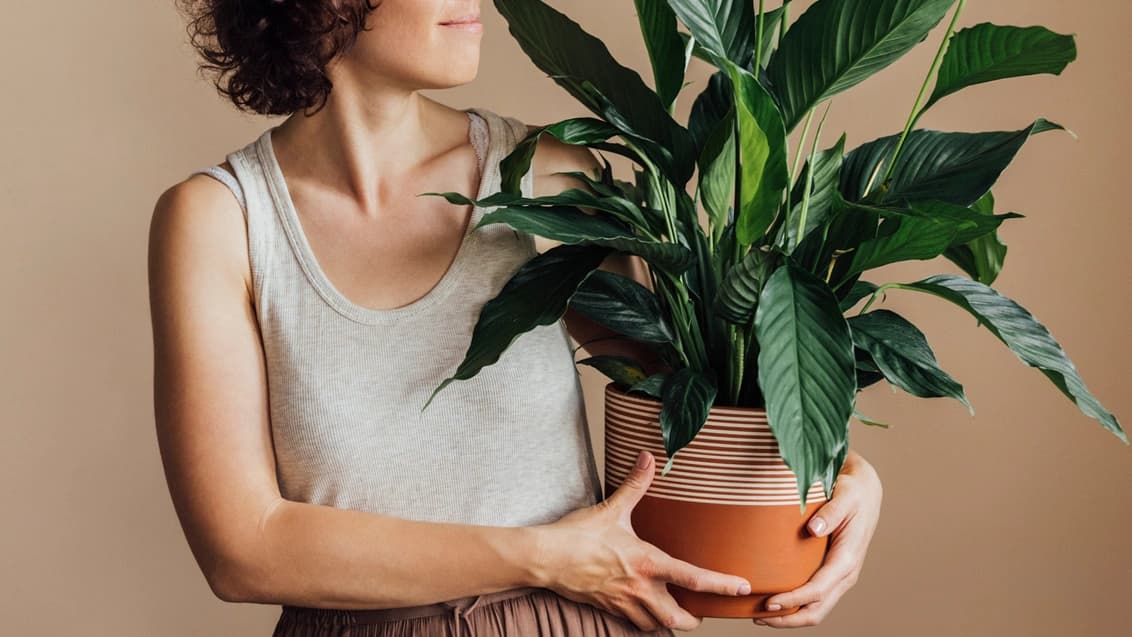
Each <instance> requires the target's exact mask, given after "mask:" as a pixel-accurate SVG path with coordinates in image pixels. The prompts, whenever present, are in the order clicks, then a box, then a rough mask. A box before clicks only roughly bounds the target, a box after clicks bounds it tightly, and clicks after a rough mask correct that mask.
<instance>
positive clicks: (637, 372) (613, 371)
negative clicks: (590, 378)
mask: <svg viewBox="0 0 1132 637" xmlns="http://www.w3.org/2000/svg"><path fill="white" fill-rule="evenodd" d="M578 364H579V365H589V366H590V367H593V368H594V369H596V370H597V371H599V372H601V373H603V374H605V375H606V376H608V377H609V379H610V380H612V381H614V382H616V383H619V384H621V385H624V386H626V387H628V386H630V385H635V384H636V383H639V382H641V381H643V380H645V378H646V377H645V372H644V370H643V369H641V366H640V364H638V363H637V361H635V360H633V359H631V358H626V357H624V356H591V357H589V358H584V359H582V360H580V361H578Z"/></svg>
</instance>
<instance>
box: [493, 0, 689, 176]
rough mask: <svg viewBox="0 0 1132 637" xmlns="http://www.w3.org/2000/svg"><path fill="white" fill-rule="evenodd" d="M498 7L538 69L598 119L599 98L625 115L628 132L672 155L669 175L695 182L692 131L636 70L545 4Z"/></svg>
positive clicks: (499, 1) (515, 2)
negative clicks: (685, 127)
mask: <svg viewBox="0 0 1132 637" xmlns="http://www.w3.org/2000/svg"><path fill="white" fill-rule="evenodd" d="M495 6H496V8H497V9H498V10H499V12H500V14H502V15H503V17H504V18H505V19H506V20H507V24H508V27H509V29H510V31H511V34H512V35H513V36H514V37H515V39H516V40H517V41H518V42H519V45H520V46H521V47H522V49H523V51H524V52H526V54H527V56H528V57H530V59H531V61H533V62H534V63H535V65H536V66H538V67H539V68H540V69H542V70H543V71H544V72H545V73H546V74H547V75H549V76H550V77H551V78H552V79H553V80H554V81H555V82H557V83H558V84H559V85H560V86H562V87H563V88H564V89H566V91H568V92H569V93H570V94H571V95H573V96H574V98H575V99H577V100H578V101H579V102H581V103H582V104H583V105H585V106H586V107H587V108H589V109H590V110H591V111H592V112H594V113H595V114H597V115H600V116H602V117H606V114H607V110H608V109H607V108H606V106H605V104H603V103H602V101H601V100H599V99H597V96H598V95H600V96H602V97H603V98H604V99H605V100H608V102H609V104H610V105H612V106H613V107H614V108H615V109H616V111H617V112H618V113H620V114H621V116H623V118H624V124H625V125H626V126H625V127H624V129H627V130H625V132H630V133H633V134H636V135H640V136H641V137H643V138H646V139H650V140H653V141H655V142H656V143H657V144H658V145H659V146H660V147H661V148H665V149H669V150H670V151H671V158H672V160H673V161H674V162H676V163H675V164H673V165H670V166H667V168H668V171H669V174H672V175H674V176H676V177H679V176H683V180H684V182H686V181H687V179H688V178H689V177H691V175H692V171H693V169H694V167H695V156H694V155H693V154H692V152H691V150H690V147H691V139H690V137H689V136H688V132H687V131H686V130H685V129H684V128H682V127H681V126H680V125H679V124H677V123H676V121H675V120H673V119H672V116H671V115H669V113H668V110H667V109H666V107H665V105H664V104H663V103H662V102H661V99H660V97H658V96H657V94H656V93H655V92H653V90H652V89H650V88H649V87H648V85H646V84H645V82H644V80H643V79H641V76H640V75H639V74H638V73H637V72H636V71H634V70H632V69H630V68H627V67H625V66H623V65H621V64H620V63H619V62H617V60H616V59H614V57H613V55H612V54H611V53H610V52H609V49H608V48H607V47H606V46H605V43H603V42H602V41H601V40H599V39H598V38H595V37H594V36H592V35H590V34H589V33H587V32H586V31H585V30H584V29H582V27H581V26H580V25H579V24H578V23H577V22H575V21H573V20H571V19H570V18H569V17H567V16H565V15H564V14H562V13H561V12H559V11H557V10H555V9H553V8H552V7H550V6H549V5H547V4H546V3H544V2H542V0H495ZM587 83H588V84H589V85H590V87H591V88H587V87H586V84H587ZM607 119H608V118H607ZM611 123H612V122H611ZM655 159H658V160H659V158H655ZM678 183H681V182H679V181H678Z"/></svg>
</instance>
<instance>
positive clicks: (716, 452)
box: [605, 382, 829, 617]
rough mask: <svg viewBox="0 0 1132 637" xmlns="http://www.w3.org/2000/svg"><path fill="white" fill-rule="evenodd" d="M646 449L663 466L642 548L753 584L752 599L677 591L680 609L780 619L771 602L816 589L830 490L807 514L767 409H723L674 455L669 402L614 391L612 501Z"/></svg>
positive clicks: (639, 509) (608, 389)
mask: <svg viewBox="0 0 1132 637" xmlns="http://www.w3.org/2000/svg"><path fill="white" fill-rule="evenodd" d="M641 449H647V450H648V451H650V452H652V454H653V456H654V457H655V458H656V463H655V466H656V473H655V474H654V477H653V481H652V484H651V485H650V486H649V489H648V491H647V492H646V493H645V495H644V496H643V497H642V498H641V501H640V502H639V503H638V504H637V506H636V507H635V508H634V509H633V514H632V522H633V529H634V530H635V531H636V533H637V535H638V536H640V537H641V539H643V540H645V541H647V542H650V543H652V544H655V545H656V546H657V547H659V548H660V549H661V550H663V551H664V552H666V553H668V554H669V555H672V556H673V557H677V558H679V559H682V560H685V561H687V562H691V563H692V564H695V565H697V566H701V567H703V568H708V569H711V570H714V571H719V572H722V573H729V574H732V575H739V576H741V577H745V578H746V579H747V581H749V582H750V583H751V591H752V592H751V594H750V595H743V596H729V595H716V594H713V593H701V592H697V591H692V590H688V589H686V588H682V587H680V586H676V585H675V584H672V583H669V584H668V590H669V592H670V593H671V594H672V596H673V597H674V598H675V599H676V602H677V603H679V604H680V606H682V607H684V608H685V609H687V610H688V612H690V613H691V614H693V615H695V616H697V617H773V616H779V615H790V614H792V613H796V612H798V610H799V607H797V606H795V607H791V608H784V609H781V610H777V611H768V610H765V608H766V600H767V598H769V597H770V596H771V595H775V594H777V593H782V592H785V591H789V590H793V589H795V588H797V587H799V586H801V585H802V584H805V583H806V582H807V581H809V579H810V577H811V576H812V575H813V574H814V572H816V571H817V570H818V568H819V567H820V566H821V563H822V560H823V559H824V557H825V553H826V550H827V548H828V546H829V536H826V537H814V536H812V535H810V533H809V532H808V531H807V530H806V528H805V527H806V523H807V522H809V519H810V518H811V517H812V516H813V514H814V513H816V512H817V510H818V509H819V508H820V507H821V505H822V504H823V503H824V502H825V500H826V499H825V494H824V492H823V490H822V484H821V482H820V481H818V482H814V483H813V484H812V485H811V486H810V490H809V493H808V495H807V496H806V511H805V513H802V512H801V506H800V502H801V500H800V498H799V497H798V487H797V477H796V475H795V474H794V472H793V471H791V470H790V468H789V467H787V466H786V463H785V462H784V461H783V460H782V457H781V456H780V455H779V450H778V443H777V442H776V441H775V439H774V434H773V433H771V430H770V425H769V424H768V422H767V415H766V410H765V409H761V408H760V409H756V408H750V407H713V408H712V409H711V411H710V412H709V414H708V420H707V422H706V423H705V424H704V427H703V429H701V430H700V432H699V433H698V434H697V435H696V437H695V438H694V439H693V440H692V442H691V443H690V444H689V445H688V446H686V447H684V448H683V449H681V450H680V451H679V452H677V454H676V460H675V462H674V463H673V465H672V469H671V470H670V471H669V472H668V475H666V476H661V475H660V470H661V469H662V468H663V467H664V464H665V462H667V460H668V456H667V455H666V454H665V451H664V438H663V436H662V434H661V430H660V401H658V400H656V399H654V398H652V397H650V396H646V395H643V394H637V393H633V394H628V393H625V392H623V391H621V390H620V389H618V388H617V386H616V384H615V383H612V382H610V383H609V384H607V385H606V386H605V497H609V496H610V495H612V494H613V492H614V491H615V490H616V489H617V487H618V486H620V485H621V483H622V482H623V481H624V480H625V477H626V476H627V475H628V474H629V472H630V470H631V469H632V467H633V464H634V462H635V461H636V458H637V454H638V453H640V450H641Z"/></svg>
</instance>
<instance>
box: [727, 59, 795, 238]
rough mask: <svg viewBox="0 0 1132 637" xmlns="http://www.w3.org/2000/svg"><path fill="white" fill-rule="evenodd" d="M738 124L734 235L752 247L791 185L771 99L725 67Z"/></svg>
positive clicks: (751, 80)
mask: <svg viewBox="0 0 1132 637" xmlns="http://www.w3.org/2000/svg"><path fill="white" fill-rule="evenodd" d="M727 70H728V74H729V77H730V78H731V84H732V85H733V86H734V87H735V105H736V111H735V112H736V116H737V117H738V121H739V157H740V164H741V165H740V168H739V169H740V173H741V183H740V187H739V190H740V209H739V211H738V216H737V218H736V221H735V223H736V228H735V236H736V238H737V239H738V240H739V243H740V244H741V245H744V246H747V245H751V244H752V243H754V242H755V240H757V239H758V238H760V237H762V236H763V235H764V234H765V233H766V231H767V228H769V227H770V223H771V221H772V220H773V219H774V215H775V213H777V211H778V207H779V205H780V204H781V202H782V195H783V192H784V191H785V190H786V188H787V187H788V186H789V185H790V173H789V169H788V168H787V165H786V131H785V129H783V127H782V117H781V115H780V114H779V112H778V107H777V106H776V105H775V103H774V98H772V97H771V96H770V93H767V92H766V89H764V88H763V87H762V85H761V84H759V83H758V81H757V80H755V77H754V76H753V75H751V74H750V73H749V72H748V71H745V70H743V69H740V68H737V67H735V66H733V65H732V66H728V69H727Z"/></svg>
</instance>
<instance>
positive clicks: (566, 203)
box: [421, 182, 653, 232]
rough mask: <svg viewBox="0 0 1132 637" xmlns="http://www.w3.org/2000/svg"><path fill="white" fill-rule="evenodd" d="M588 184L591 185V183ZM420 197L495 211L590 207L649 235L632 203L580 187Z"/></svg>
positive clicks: (434, 193)
mask: <svg viewBox="0 0 1132 637" xmlns="http://www.w3.org/2000/svg"><path fill="white" fill-rule="evenodd" d="M591 183H592V182H591ZM421 194H422V195H435V196H439V197H444V198H445V199H447V200H448V202H449V203H454V204H460V205H465V206H467V205H474V206H479V207H482V208H496V207H499V206H507V207H509V208H523V209H528V210H537V209H539V208H553V207H559V208H561V207H566V208H592V209H594V210H600V211H602V212H606V213H609V214H610V215H612V216H613V217H615V218H616V219H617V220H618V221H621V222H622V223H625V224H627V225H628V226H629V227H631V228H640V229H643V230H645V231H647V232H652V229H653V228H652V225H653V224H652V223H650V222H649V220H648V219H646V218H645V216H644V215H643V214H642V213H641V209H640V208H639V207H637V205H636V204H634V203H633V202H631V201H629V200H628V199H625V198H624V197H621V196H619V195H611V196H598V195H595V194H594V193H592V192H588V191H586V190H583V189H581V188H569V189H567V190H564V191H562V192H560V193H558V194H557V195H547V196H543V197H524V196H523V195H521V194H518V193H511V192H497V193H495V194H493V195H490V196H487V197H484V198H483V199H471V198H469V197H467V196H465V195H462V194H460V193H458V192H426V193H421Z"/></svg>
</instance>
